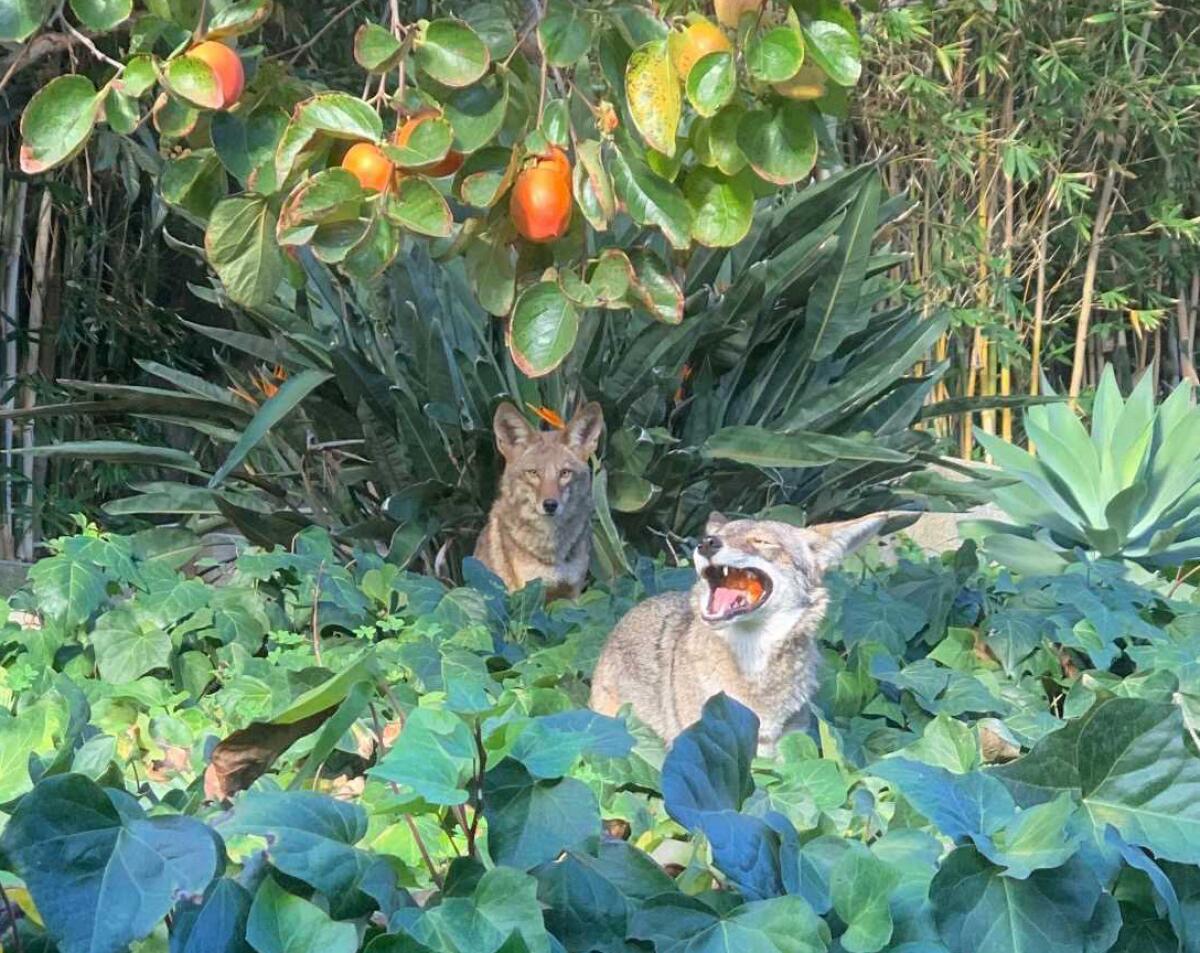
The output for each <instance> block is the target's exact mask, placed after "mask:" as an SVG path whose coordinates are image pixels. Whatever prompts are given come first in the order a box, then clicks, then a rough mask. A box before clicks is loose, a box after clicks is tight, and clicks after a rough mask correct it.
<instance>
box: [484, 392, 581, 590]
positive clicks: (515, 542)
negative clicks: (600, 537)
mask: <svg viewBox="0 0 1200 953" xmlns="http://www.w3.org/2000/svg"><path fill="white" fill-rule="evenodd" d="M492 429H493V430H494V431H495V434H496V446H497V447H498V448H499V450H500V454H501V456H503V457H504V475H503V476H502V477H501V479H500V495H499V497H498V498H497V499H496V502H495V503H493V504H492V509H491V512H490V513H489V514H488V521H487V525H486V526H485V527H484V528H483V532H482V533H481V534H480V535H479V542H478V543H476V544H475V558H476V559H478V560H480V561H481V562H482V563H483V564H484V565H485V566H487V567H488V568H489V569H490V570H491V571H492V572H494V573H495V574H496V575H497V576H499V577H500V578H501V579H502V580H503V581H504V585H505V586H507V587H508V589H509V591H510V592H512V591H515V590H517V589H522V588H524V587H525V586H526V585H527V584H529V583H530V582H532V581H533V580H534V579H541V580H542V581H543V582H544V583H545V585H546V598H547V599H560V598H561V599H573V598H575V597H576V596H578V595H579V593H580V592H582V591H583V584H584V582H585V581H586V580H587V571H588V564H589V562H590V561H591V553H592V506H593V504H592V470H591V465H590V464H589V462H588V459H589V458H590V457H591V455H592V454H593V453H595V452H596V448H597V446H599V444H600V435H601V434H602V433H603V432H604V415H603V414H602V413H601V411H600V405H599V404H597V403H594V402H593V403H590V404H585V405H584V406H583V407H581V408H580V409H579V410H578V411H577V412H576V414H575V416H574V417H572V418H571V420H570V422H569V423H567V425H566V426H565V427H564V428H563V429H562V430H549V431H539V430H535V429H534V428H533V427H532V426H530V425H529V422H528V421H527V420H526V419H525V418H524V417H523V416H522V415H521V412H520V411H519V410H517V408H516V407H514V406H513V405H512V404H509V403H504V404H501V405H500V406H499V407H498V408H497V409H496V416H495V418H494V420H493V424H492Z"/></svg>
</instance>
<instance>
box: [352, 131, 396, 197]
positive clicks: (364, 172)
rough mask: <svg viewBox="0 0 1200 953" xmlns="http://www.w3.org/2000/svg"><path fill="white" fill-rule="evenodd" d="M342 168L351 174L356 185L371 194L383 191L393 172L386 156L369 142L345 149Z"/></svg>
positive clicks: (393, 168)
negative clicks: (356, 181)
mask: <svg viewBox="0 0 1200 953" xmlns="http://www.w3.org/2000/svg"><path fill="white" fill-rule="evenodd" d="M342 168H343V169H346V170H347V171H348V172H352V173H353V174H354V177H355V178H356V179H358V184H359V185H361V186H362V187H363V188H364V189H369V190H370V191H372V192H381V191H383V189H384V187H385V186H386V185H387V184H388V182H389V181H391V178H392V173H393V172H394V171H395V167H394V166H393V165H392V164H391V163H390V162H389V161H388V158H387V156H385V155H384V154H383V152H382V151H381V150H380V148H379V147H378V146H377V145H375V144H374V143H371V142H356V143H355V144H354V145H352V146H351V147H350V148H349V149H347V150H346V154H345V156H343V157H342Z"/></svg>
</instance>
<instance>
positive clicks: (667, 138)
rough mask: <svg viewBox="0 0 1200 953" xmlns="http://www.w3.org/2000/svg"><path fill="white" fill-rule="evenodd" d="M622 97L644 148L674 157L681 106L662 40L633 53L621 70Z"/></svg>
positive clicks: (669, 59)
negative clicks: (642, 140) (623, 75)
mask: <svg viewBox="0 0 1200 953" xmlns="http://www.w3.org/2000/svg"><path fill="white" fill-rule="evenodd" d="M625 95H626V97H627V98H628V101H629V114H630V116H632V117H633V124H634V125H635V126H637V130H638V132H639V133H641V136H642V139H644V140H645V142H646V145H648V146H650V147H651V148H652V149H657V150H658V151H659V152H661V153H662V154H663V155H665V156H668V157H671V156H674V155H675V131H676V130H677V129H678V128H679V115H680V112H681V111H682V108H683V103H682V99H681V97H680V93H679V78H678V76H676V75H675V67H674V66H672V65H671V57H670V56H669V55H668V53H667V41H666V40H654V41H652V42H650V43H646V44H645V45H643V46H639V47H638V48H637V49H636V50H634V51H633V54H632V55H631V56H630V57H629V63H628V65H627V66H626V67H625Z"/></svg>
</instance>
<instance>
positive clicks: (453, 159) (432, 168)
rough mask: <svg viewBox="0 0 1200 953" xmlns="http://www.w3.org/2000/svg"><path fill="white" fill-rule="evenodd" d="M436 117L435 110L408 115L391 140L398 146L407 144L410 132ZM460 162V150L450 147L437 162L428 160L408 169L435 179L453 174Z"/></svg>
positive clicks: (461, 158)
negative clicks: (428, 161) (456, 150)
mask: <svg viewBox="0 0 1200 953" xmlns="http://www.w3.org/2000/svg"><path fill="white" fill-rule="evenodd" d="M437 118H438V113H437V112H436V111H435V110H433V109H422V110H421V111H420V112H419V113H416V114H415V115H413V116H410V117H409V118H408V119H406V120H405V121H404V122H403V123H401V125H400V127H399V128H398V129H397V130H396V133H395V135H394V136H393V137H392V141H393V142H394V143H395V144H396V145H398V146H406V145H408V140H409V139H411V138H412V134H413V133H414V132H416V130H417V128H418V127H419V126H420V125H421V123H423V122H427V121H429V120H430V119H437ZM462 164H463V154H462V153H461V152H455V151H454V150H453V149H451V150H450V151H449V152H447V153H446V154H445V155H444V156H442V158H440V159H438V161H437V162H430V163H428V164H426V165H421V166H413V167H411V169H409V171H412V172H420V173H422V174H424V175H428V176H431V177H433V178H435V179H440V178H441V177H442V176H444V175H453V174H454V173H455V172H457V171H458V169H459V166H461V165H462ZM405 168H406V169H408V168H409V167H407V166H406V167H405Z"/></svg>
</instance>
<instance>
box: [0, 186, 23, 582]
mask: <svg viewBox="0 0 1200 953" xmlns="http://www.w3.org/2000/svg"><path fill="white" fill-rule="evenodd" d="M28 191H29V185H28V183H26V182H24V181H19V182H14V183H13V184H12V186H11V187H10V189H9V201H8V230H7V232H6V235H5V239H6V240H5V242H4V295H3V298H0V344H2V345H3V353H4V367H3V371H2V373H0V395H2V396H3V399H4V403H3V406H4V409H5V410H12V409H13V408H14V407H15V406H16V393H17V391H16V384H17V328H18V327H19V325H18V321H17V310H18V301H19V299H18V294H19V292H20V290H21V250H22V245H21V233H22V231H23V230H24V225H25V197H26V195H27V193H28ZM12 451H13V422H12V419H11V418H9V419H6V420H5V421H4V457H3V460H4V493H3V501H4V523H3V524H2V525H0V554H3V556H4V557H5V558H6V559H12V558H14V557H15V556H16V551H15V548H14V539H13V485H12V464H13V453H12Z"/></svg>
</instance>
